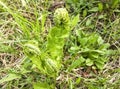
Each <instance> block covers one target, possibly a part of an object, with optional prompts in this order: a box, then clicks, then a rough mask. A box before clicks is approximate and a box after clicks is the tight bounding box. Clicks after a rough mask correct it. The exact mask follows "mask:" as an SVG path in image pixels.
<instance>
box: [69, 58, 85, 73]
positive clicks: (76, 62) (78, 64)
mask: <svg viewBox="0 0 120 89" xmlns="http://www.w3.org/2000/svg"><path fill="white" fill-rule="evenodd" d="M84 61H85V59H84V58H83V57H82V56H81V57H80V58H79V59H77V60H75V61H74V62H73V63H72V64H71V65H70V66H69V67H68V69H67V70H68V71H71V70H72V69H74V68H76V67H78V66H80V65H81V64H82V63H83V62H84Z"/></svg>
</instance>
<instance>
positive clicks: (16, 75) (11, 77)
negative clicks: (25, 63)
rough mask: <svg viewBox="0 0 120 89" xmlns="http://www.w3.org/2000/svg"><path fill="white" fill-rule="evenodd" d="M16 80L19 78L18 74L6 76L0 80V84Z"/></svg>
mask: <svg viewBox="0 0 120 89" xmlns="http://www.w3.org/2000/svg"><path fill="white" fill-rule="evenodd" d="M18 78H21V76H20V75H18V74H8V75H6V76H5V77H3V78H2V79H1V80H0V84H1V83H4V82H7V81H12V80H14V79H18Z"/></svg>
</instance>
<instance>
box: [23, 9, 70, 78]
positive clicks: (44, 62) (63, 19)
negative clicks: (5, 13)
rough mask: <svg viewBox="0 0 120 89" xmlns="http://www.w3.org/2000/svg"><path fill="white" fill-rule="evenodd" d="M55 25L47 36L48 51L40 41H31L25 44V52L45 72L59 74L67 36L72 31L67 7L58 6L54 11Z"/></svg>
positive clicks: (52, 74) (53, 75)
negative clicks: (41, 46)
mask: <svg viewBox="0 0 120 89" xmlns="http://www.w3.org/2000/svg"><path fill="white" fill-rule="evenodd" d="M54 23H55V26H54V27H53V28H52V29H51V30H50V32H49V34H48V37H47V45H46V47H47V48H46V51H41V50H40V49H39V46H38V42H36V41H30V42H28V43H26V44H24V53H25V54H26V56H28V58H30V59H31V60H32V62H33V64H35V65H36V67H37V68H38V69H39V70H40V71H41V73H43V74H47V75H48V76H50V77H55V76H57V74H58V72H59V69H60V68H61V65H62V63H61V61H62V56H63V46H64V44H65V38H66V37H68V36H69V32H70V27H69V26H70V18H69V14H68V11H67V10H66V9H65V8H58V9H57V10H56V11H55V13H54Z"/></svg>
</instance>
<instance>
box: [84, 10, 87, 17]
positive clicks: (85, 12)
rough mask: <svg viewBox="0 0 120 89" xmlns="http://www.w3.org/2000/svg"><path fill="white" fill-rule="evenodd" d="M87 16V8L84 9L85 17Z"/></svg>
mask: <svg viewBox="0 0 120 89" xmlns="http://www.w3.org/2000/svg"><path fill="white" fill-rule="evenodd" d="M85 16H87V10H86V9H85V10H83V17H85Z"/></svg>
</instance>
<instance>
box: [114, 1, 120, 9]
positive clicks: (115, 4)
mask: <svg viewBox="0 0 120 89" xmlns="http://www.w3.org/2000/svg"><path fill="white" fill-rule="evenodd" d="M119 2H120V1H119V0H112V8H115V7H116V6H117V5H118V4H119Z"/></svg>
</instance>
